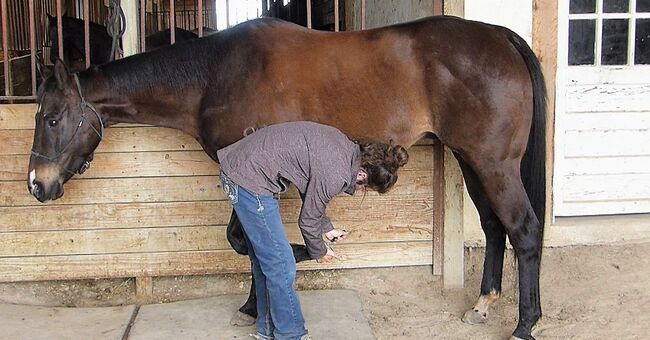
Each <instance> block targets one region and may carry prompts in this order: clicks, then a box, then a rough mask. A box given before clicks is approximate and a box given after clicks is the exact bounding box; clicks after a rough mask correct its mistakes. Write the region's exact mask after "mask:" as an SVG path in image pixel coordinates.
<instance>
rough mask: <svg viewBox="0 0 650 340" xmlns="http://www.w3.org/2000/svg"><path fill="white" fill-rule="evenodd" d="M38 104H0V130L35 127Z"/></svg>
mask: <svg viewBox="0 0 650 340" xmlns="http://www.w3.org/2000/svg"><path fill="white" fill-rule="evenodd" d="M34 114H36V104H12V105H0V130H8V129H33V128H34Z"/></svg>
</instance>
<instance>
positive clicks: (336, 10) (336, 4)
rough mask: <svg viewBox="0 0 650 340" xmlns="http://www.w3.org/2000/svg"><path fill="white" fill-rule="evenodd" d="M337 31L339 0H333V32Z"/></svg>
mask: <svg viewBox="0 0 650 340" xmlns="http://www.w3.org/2000/svg"><path fill="white" fill-rule="evenodd" d="M338 31H339V0H334V32H338Z"/></svg>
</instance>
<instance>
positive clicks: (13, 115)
mask: <svg viewBox="0 0 650 340" xmlns="http://www.w3.org/2000/svg"><path fill="white" fill-rule="evenodd" d="M36 109H37V105H36V104H8V105H7V104H3V105H0V130H33V129H34V115H35V114H36ZM143 126H147V125H145V124H117V125H114V126H112V127H111V128H116V127H118V128H119V127H143Z"/></svg>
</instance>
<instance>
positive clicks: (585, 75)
mask: <svg viewBox="0 0 650 340" xmlns="http://www.w3.org/2000/svg"><path fill="white" fill-rule="evenodd" d="M643 69H645V70H643ZM647 70H648V67H647V66H646V65H635V66H634V67H629V66H627V65H620V66H616V65H607V66H606V67H593V66H591V65H588V66H571V67H567V68H565V70H564V72H566V79H567V80H568V82H569V83H570V84H572V85H594V84H620V85H630V84H647V83H648V79H647V77H644V76H643V75H644V73H645V72H647ZM644 71H645V72H644Z"/></svg>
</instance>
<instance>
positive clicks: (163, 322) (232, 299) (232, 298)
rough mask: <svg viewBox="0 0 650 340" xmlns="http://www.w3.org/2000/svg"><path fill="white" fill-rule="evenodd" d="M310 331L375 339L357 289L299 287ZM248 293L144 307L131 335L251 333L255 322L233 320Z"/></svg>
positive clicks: (137, 338)
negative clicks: (233, 322) (235, 322)
mask: <svg viewBox="0 0 650 340" xmlns="http://www.w3.org/2000/svg"><path fill="white" fill-rule="evenodd" d="M298 295H299V297H300V302H301V305H302V308H303V314H304V315H305V320H306V323H307V329H308V330H309V334H310V335H311V336H312V338H313V339H314V340H324V339H327V340H337V339H355V340H371V339H374V337H373V335H372V330H371V329H370V325H369V324H368V320H367V319H366V317H365V316H364V315H363V311H362V308H361V299H360V298H359V295H358V293H357V292H356V291H353V290H318V291H301V292H298ZM245 299H246V296H244V295H224V296H218V297H213V298H208V299H200V300H189V301H181V302H175V303H166V304H159V305H146V306H142V307H141V308H140V311H139V313H138V316H137V317H136V319H135V322H134V324H133V326H132V328H131V333H130V335H129V340H148V339H157V340H165V339H169V340H178V339H183V340H186V339H187V340H189V339H196V340H200V339H251V338H250V337H249V336H248V334H250V333H255V327H254V326H251V327H235V326H230V324H229V321H230V318H231V317H232V315H233V314H234V313H235V311H237V308H239V306H240V305H241V304H242V303H243V302H244V301H245Z"/></svg>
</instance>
